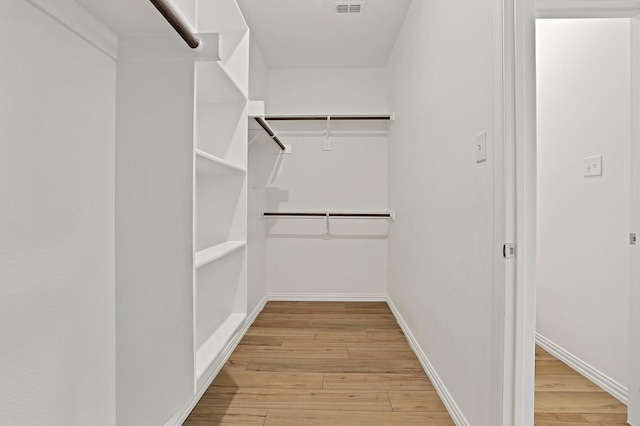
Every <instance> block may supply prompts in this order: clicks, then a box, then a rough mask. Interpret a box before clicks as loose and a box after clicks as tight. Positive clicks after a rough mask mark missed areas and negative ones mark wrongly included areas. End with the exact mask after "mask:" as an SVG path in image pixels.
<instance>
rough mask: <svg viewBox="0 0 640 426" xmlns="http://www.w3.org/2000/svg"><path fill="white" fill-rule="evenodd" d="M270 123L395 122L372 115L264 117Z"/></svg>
mask: <svg viewBox="0 0 640 426" xmlns="http://www.w3.org/2000/svg"><path fill="white" fill-rule="evenodd" d="M264 118H265V119H266V120H270V121H305V120H307V121H326V120H331V121H346V120H393V115H392V114H372V115H341V114H336V115H267V116H265V117H264Z"/></svg>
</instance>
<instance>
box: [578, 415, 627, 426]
mask: <svg viewBox="0 0 640 426" xmlns="http://www.w3.org/2000/svg"><path fill="white" fill-rule="evenodd" d="M582 417H584V418H585V419H586V420H587V421H588V422H589V426H628V425H629V423H627V414H626V413H625V414H583V415H582Z"/></svg>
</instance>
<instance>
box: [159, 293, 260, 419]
mask: <svg viewBox="0 0 640 426" xmlns="http://www.w3.org/2000/svg"><path fill="white" fill-rule="evenodd" d="M267 300H268V299H267V296H265V297H263V298H262V300H261V301H260V302H259V303H258V306H256V308H255V309H254V310H253V312H251V314H249V316H247V320H246V321H245V324H244V326H243V327H242V329H240V331H239V332H238V333H237V334H236V335H235V337H234V338H233V339H231V341H230V342H229V343H228V344H227V346H226V347H225V348H224V350H223V351H222V352H221V353H220V355H219V356H218V359H216V360H215V362H214V363H213V364H212V365H211V367H209V368H208V369H207V372H206V373H205V374H204V377H206V379H204V380H203V381H202V386H200V388H199V389H197V390H196V393H195V395H194V396H193V398H191V400H190V401H189V402H188V403H187V405H186V406H185V407H184V409H182V410H181V411H180V412H178V413H176V415H175V416H173V417H172V418H171V419H170V420H169V421H168V422H167V423H165V426H180V425H182V424H183V423H184V421H185V420H187V417H189V414H190V413H191V411H192V410H193V408H194V407H195V406H196V404H197V403H198V401H200V398H202V395H204V393H205V392H206V391H207V389H208V388H209V386H211V383H212V382H213V379H215V378H216V376H217V375H218V373H219V372H220V370H221V369H222V367H223V366H224V364H225V363H226V362H227V361H228V360H229V357H230V356H231V354H232V353H233V351H234V350H235V349H236V347H237V346H238V343H240V340H242V338H243V337H244V335H245V334H247V330H249V327H251V324H253V322H254V321H255V320H256V318H257V317H258V315H259V314H260V312H262V310H263V309H264V305H266V304H267Z"/></svg>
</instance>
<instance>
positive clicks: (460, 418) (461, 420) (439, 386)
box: [387, 296, 471, 426]
mask: <svg viewBox="0 0 640 426" xmlns="http://www.w3.org/2000/svg"><path fill="white" fill-rule="evenodd" d="M387 304H388V305H389V308H390V309H391V312H393V315H394V316H395V317H396V321H397V322H398V325H399V326H400V328H401V329H402V331H403V332H404V335H405V336H406V337H407V340H408V341H409V345H410V346H411V349H413V352H415V354H416V356H417V357H418V360H419V361H420V364H422V368H423V369H424V371H425V373H427V376H429V379H430V380H431V383H432V384H433V387H434V388H435V389H436V392H438V395H439V396H440V399H441V400H442V402H443V403H444V406H445V407H446V408H447V411H448V412H449V414H450V415H451V417H452V418H453V421H454V422H455V424H456V425H457V426H470V424H471V423H469V422H468V421H467V419H466V418H465V417H464V414H462V410H460V407H458V404H456V402H455V400H454V399H453V396H452V395H451V393H449V390H448V389H447V387H446V386H445V385H444V383H443V382H442V380H441V379H440V377H439V376H438V373H437V372H436V370H435V368H434V367H433V365H431V363H430V362H429V359H428V358H427V356H426V355H425V353H424V352H423V351H422V348H421V347H420V345H419V344H418V341H417V340H416V339H415V337H414V336H413V333H411V330H410V329H409V326H408V325H407V323H406V322H405V321H404V319H403V318H402V315H401V314H400V311H398V308H396V305H395V304H394V303H393V301H392V300H391V298H390V297H388V296H387Z"/></svg>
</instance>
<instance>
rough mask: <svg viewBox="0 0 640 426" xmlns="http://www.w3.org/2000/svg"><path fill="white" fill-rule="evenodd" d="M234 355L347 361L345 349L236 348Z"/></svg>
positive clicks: (347, 356) (347, 355) (347, 354)
mask: <svg viewBox="0 0 640 426" xmlns="http://www.w3.org/2000/svg"><path fill="white" fill-rule="evenodd" d="M235 353H237V354H239V355H250V356H252V357H262V358H265V357H277V358H324V359H334V358H335V359H348V358H349V353H348V352H347V348H324V347H317V348H313V347H310V348H305V347H286V346H242V347H240V346H238V347H237V348H236V350H235Z"/></svg>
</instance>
